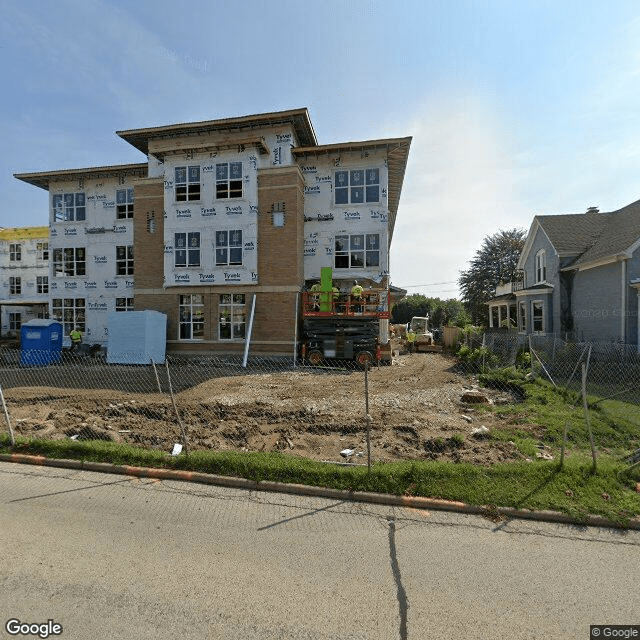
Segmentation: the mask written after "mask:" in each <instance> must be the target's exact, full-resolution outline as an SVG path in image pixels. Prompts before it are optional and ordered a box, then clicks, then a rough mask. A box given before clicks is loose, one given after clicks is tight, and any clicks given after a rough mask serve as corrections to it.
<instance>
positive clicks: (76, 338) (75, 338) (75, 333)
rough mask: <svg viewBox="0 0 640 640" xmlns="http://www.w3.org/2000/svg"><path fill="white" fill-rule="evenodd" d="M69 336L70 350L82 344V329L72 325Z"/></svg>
mask: <svg viewBox="0 0 640 640" xmlns="http://www.w3.org/2000/svg"><path fill="white" fill-rule="evenodd" d="M69 337H70V338H71V351H75V350H76V349H77V348H78V347H79V346H80V345H81V344H82V331H80V329H78V327H74V328H73V329H72V331H71V333H70V334H69Z"/></svg>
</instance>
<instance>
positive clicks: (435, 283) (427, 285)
mask: <svg viewBox="0 0 640 640" xmlns="http://www.w3.org/2000/svg"><path fill="white" fill-rule="evenodd" d="M440 284H458V281H457V280H452V281H450V282H428V283H427V284H409V285H405V286H404V287H402V288H403V289H418V288H420V287H435V286H436V285H440Z"/></svg>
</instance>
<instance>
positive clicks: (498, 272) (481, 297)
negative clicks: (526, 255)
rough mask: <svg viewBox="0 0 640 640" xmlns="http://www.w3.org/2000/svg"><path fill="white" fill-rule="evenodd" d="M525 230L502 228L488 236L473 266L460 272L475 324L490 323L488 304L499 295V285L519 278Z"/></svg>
mask: <svg viewBox="0 0 640 640" xmlns="http://www.w3.org/2000/svg"><path fill="white" fill-rule="evenodd" d="M526 237H527V232H526V231H525V230H524V229H509V230H507V231H498V233H494V234H493V235H492V236H487V237H486V238H485V239H484V240H483V242H482V247H481V248H480V249H479V251H477V252H476V255H475V256H474V258H473V260H471V266H470V267H469V269H467V270H466V271H461V272H460V278H459V279H458V285H459V286H460V291H461V293H462V300H463V302H464V305H465V308H466V309H467V311H468V312H469V314H470V315H471V319H472V321H473V323H474V324H483V325H486V324H487V318H488V309H487V306H486V303H487V302H488V301H489V300H491V298H493V297H494V296H495V291H496V286H498V285H499V284H500V283H507V282H513V281H515V279H516V265H517V264H518V259H519V258H520V253H521V252H522V249H523V247H524V243H525V240H526Z"/></svg>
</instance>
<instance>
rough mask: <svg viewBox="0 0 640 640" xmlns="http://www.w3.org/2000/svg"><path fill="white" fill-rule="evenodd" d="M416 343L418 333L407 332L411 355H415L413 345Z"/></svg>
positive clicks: (408, 347) (411, 330)
mask: <svg viewBox="0 0 640 640" xmlns="http://www.w3.org/2000/svg"><path fill="white" fill-rule="evenodd" d="M415 343H416V332H415V331H414V330H413V329H409V331H407V349H408V351H409V355H411V354H412V353H413V345H414V344H415Z"/></svg>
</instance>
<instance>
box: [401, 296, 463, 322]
mask: <svg viewBox="0 0 640 640" xmlns="http://www.w3.org/2000/svg"><path fill="white" fill-rule="evenodd" d="M414 316H419V317H424V316H429V318H430V319H429V326H430V327H442V326H444V325H455V326H459V327H462V326H464V325H465V324H468V323H469V321H470V318H469V314H468V313H467V312H466V310H465V308H464V305H463V304H462V302H460V301H459V300H456V299H454V298H451V299H449V300H441V299H440V298H427V297H426V296H423V295H421V294H417V293H416V294H413V295H410V296H407V297H406V298H403V299H402V300H401V301H400V302H398V303H397V304H396V305H395V306H394V307H393V309H392V310H391V322H393V323H394V324H400V323H402V324H406V323H407V322H409V320H411V318H413V317H414Z"/></svg>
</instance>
